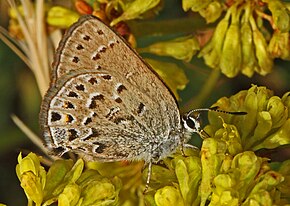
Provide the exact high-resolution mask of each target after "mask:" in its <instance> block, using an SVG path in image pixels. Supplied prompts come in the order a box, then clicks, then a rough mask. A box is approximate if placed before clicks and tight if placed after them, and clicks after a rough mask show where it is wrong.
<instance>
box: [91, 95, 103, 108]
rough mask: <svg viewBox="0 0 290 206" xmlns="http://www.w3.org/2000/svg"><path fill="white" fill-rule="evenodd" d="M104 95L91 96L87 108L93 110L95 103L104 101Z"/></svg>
mask: <svg viewBox="0 0 290 206" xmlns="http://www.w3.org/2000/svg"><path fill="white" fill-rule="evenodd" d="M104 99H105V98H104V95H102V94H98V95H96V96H93V97H92V99H91V103H90V105H89V108H90V109H95V108H96V107H97V103H96V101H104Z"/></svg>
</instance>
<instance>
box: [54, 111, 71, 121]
mask: <svg viewBox="0 0 290 206" xmlns="http://www.w3.org/2000/svg"><path fill="white" fill-rule="evenodd" d="M65 117H66V118H65V121H66V122H67V123H71V122H72V121H73V120H74V118H73V116H72V115H70V114H67V115H66V116H65ZM60 119H61V115H60V114H59V113H57V112H52V113H51V119H50V121H51V122H56V121H59V120H60Z"/></svg>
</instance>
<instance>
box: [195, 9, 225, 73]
mask: <svg viewBox="0 0 290 206" xmlns="http://www.w3.org/2000/svg"><path fill="white" fill-rule="evenodd" d="M229 17H230V13H229V12H228V13H227V15H226V16H225V17H224V18H223V19H222V20H221V21H220V22H219V23H218V25H217V27H216V29H215V31H214V34H213V36H212V38H211V39H210V40H209V42H208V43H207V44H206V45H205V46H204V47H203V48H202V50H201V51H200V53H199V54H198V57H204V60H205V63H206V64H207V65H208V66H210V67H212V68H214V69H215V68H216V67H217V66H218V65H219V63H220V58H221V54H222V48H223V44H224V39H225V35H226V33H227V30H228V26H229Z"/></svg>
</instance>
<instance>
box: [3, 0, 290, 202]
mask: <svg viewBox="0 0 290 206" xmlns="http://www.w3.org/2000/svg"><path fill="white" fill-rule="evenodd" d="M163 6H164V8H163V9H162V10H161V11H160V13H159V15H158V16H157V17H156V18H154V19H149V20H146V22H149V23H150V22H159V23H160V25H161V26H164V27H166V25H167V24H169V23H170V22H171V21H177V22H178V20H179V19H182V20H181V22H183V23H184V19H185V18H187V19H188V23H189V25H187V26H186V28H184V30H183V31H181V32H179V31H176V32H174V31H173V30H169V31H166V32H164V34H159V35H154V36H153V35H142V31H139V34H138V35H137V36H136V39H137V45H138V47H144V46H146V45H148V44H150V43H152V42H155V41H159V40H162V39H164V40H168V39H171V38H173V37H177V36H178V35H181V34H186V33H187V34H190V33H193V32H195V31H196V29H197V28H199V27H200V28H202V27H204V25H205V23H204V21H203V20H202V19H201V18H200V17H199V16H198V15H192V14H188V13H185V12H184V11H183V10H182V7H181V1H179V0H165V1H164V5H163ZM7 8H8V5H7V2H6V1H0V25H1V26H2V27H4V28H7V25H8V21H9V19H8V16H7ZM137 23H138V21H137ZM137 23H132V27H133V28H132V32H133V34H134V25H135V24H137ZM135 26H136V25H135ZM207 26H208V25H207ZM212 26H214V24H213V25H212ZM135 30H136V28H135ZM164 30H166V28H164ZM233 55H235V54H233ZM145 56H146V55H145ZM147 56H148V55H147ZM147 56H146V57H147ZM160 59H162V60H165V61H170V62H174V63H176V64H177V65H178V66H180V67H181V68H183V69H184V72H185V74H186V76H187V78H188V79H189V83H188V84H187V86H186V88H185V89H184V90H182V91H179V95H180V97H181V101H179V104H180V107H181V108H184V106H185V105H186V104H187V103H188V102H189V101H191V102H192V101H193V102H194V100H195V98H198V96H199V92H200V90H201V88H202V87H203V86H204V84H205V82H206V80H207V78H208V76H209V75H210V72H211V69H210V68H208V67H207V66H206V65H205V64H204V61H203V59H198V58H197V57H194V58H193V60H192V61H191V64H190V65H189V64H188V63H182V62H180V61H177V60H173V59H172V58H169V57H162V58H160ZM289 68H290V64H289V62H287V61H282V60H277V61H275V66H274V69H273V72H272V73H271V74H269V75H267V76H265V77H263V76H260V75H257V74H255V75H254V76H253V77H252V78H248V77H246V76H243V75H238V76H237V77H235V78H232V79H229V78H226V77H225V76H224V75H220V77H219V80H218V81H217V83H216V85H215V87H214V90H212V91H211V92H210V95H208V97H207V98H205V99H204V100H203V101H202V102H200V103H199V104H200V105H196V106H198V107H210V106H211V105H212V104H213V103H214V102H215V101H217V100H218V99H219V98H220V97H223V96H230V95H233V94H235V93H237V92H238V91H240V90H245V89H249V88H250V86H251V84H257V85H259V86H266V87H267V88H268V89H271V90H273V91H274V93H275V95H277V96H280V97H281V96H282V95H283V94H284V93H285V92H286V91H289V88H290V87H289V86H290V69H289ZM40 103H41V97H40V94H39V90H38V87H37V84H36V82H35V78H34V76H33V74H32V72H31V71H30V69H29V68H28V67H27V66H26V65H25V64H24V63H23V62H22V61H21V60H20V59H19V58H18V56H17V55H16V54H14V53H13V51H11V50H10V49H9V48H8V47H7V46H6V45H5V44H4V43H3V42H2V41H0V203H4V204H7V205H25V204H26V202H27V200H26V197H25V194H24V192H23V190H22V188H21V187H20V184H19V181H18V179H17V176H16V173H15V166H16V164H17V156H18V154H19V152H20V151H22V152H23V153H24V154H27V153H28V152H29V151H33V152H35V153H38V154H42V153H41V151H40V150H39V149H38V148H37V147H36V146H34V145H33V144H32V143H31V141H30V140H29V139H28V138H27V137H26V136H25V134H24V133H23V132H21V130H20V129H19V128H18V127H17V126H16V125H15V124H14V123H13V122H12V120H11V115H12V114H15V115H17V116H18V117H19V118H20V119H21V120H22V121H23V122H24V123H25V124H26V125H27V126H28V127H29V128H30V129H31V130H32V131H34V132H35V133H36V134H38V135H39V134H40V131H39V125H38V113H39V107H40ZM197 139H199V137H197ZM197 144H198V143H197Z"/></svg>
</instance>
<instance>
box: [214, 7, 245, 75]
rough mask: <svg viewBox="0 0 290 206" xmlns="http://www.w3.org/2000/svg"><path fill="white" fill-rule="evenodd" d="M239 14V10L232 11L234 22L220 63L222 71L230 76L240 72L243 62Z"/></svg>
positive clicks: (228, 31)
mask: <svg viewBox="0 0 290 206" xmlns="http://www.w3.org/2000/svg"><path fill="white" fill-rule="evenodd" d="M239 16H240V14H239V12H235V13H234V12H233V13H232V23H231V25H230V27H229V29H228V30H227V32H226V36H225V39H224V45H223V49H222V55H221V59H220V64H219V66H220V69H221V72H222V73H223V74H225V75H226V76H227V77H229V78H232V77H235V76H236V75H237V74H238V73H239V72H240V69H241V64H242V48H241V37H240V36H241V35H240V23H239ZM233 52H234V54H233Z"/></svg>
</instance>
